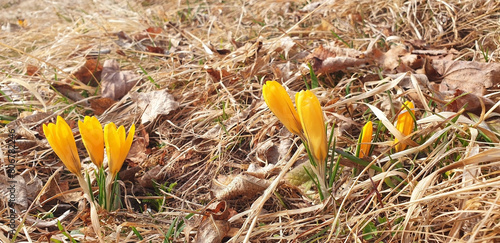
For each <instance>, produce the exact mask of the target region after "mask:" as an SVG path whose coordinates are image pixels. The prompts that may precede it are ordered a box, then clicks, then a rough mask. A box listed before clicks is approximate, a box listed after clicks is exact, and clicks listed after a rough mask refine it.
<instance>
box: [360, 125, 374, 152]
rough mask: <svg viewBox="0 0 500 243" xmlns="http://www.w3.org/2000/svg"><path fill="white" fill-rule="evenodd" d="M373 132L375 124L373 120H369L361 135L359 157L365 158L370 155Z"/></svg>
mask: <svg viewBox="0 0 500 243" xmlns="http://www.w3.org/2000/svg"><path fill="white" fill-rule="evenodd" d="M372 134H373V124H372V121H369V122H367V123H366V124H365V126H364V127H363V132H362V136H361V145H360V148H359V157H361V158H364V157H367V156H368V152H369V151H370V147H371V144H370V143H371V142H372Z"/></svg>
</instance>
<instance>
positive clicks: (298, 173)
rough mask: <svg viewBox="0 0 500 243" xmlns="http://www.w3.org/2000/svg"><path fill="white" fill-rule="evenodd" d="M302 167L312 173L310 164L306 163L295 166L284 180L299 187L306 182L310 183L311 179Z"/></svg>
mask: <svg viewBox="0 0 500 243" xmlns="http://www.w3.org/2000/svg"><path fill="white" fill-rule="evenodd" d="M304 167H305V168H306V169H307V170H309V171H312V168H311V163H309V162H308V161H306V162H304V163H302V164H300V165H298V166H296V167H295V168H293V170H291V171H289V172H288V173H286V174H285V180H286V181H288V183H290V184H292V185H294V186H301V185H303V184H305V183H306V182H309V181H311V177H309V175H307V172H306V170H305V169H304Z"/></svg>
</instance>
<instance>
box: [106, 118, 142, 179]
mask: <svg viewBox="0 0 500 243" xmlns="http://www.w3.org/2000/svg"><path fill="white" fill-rule="evenodd" d="M134 133H135V125H134V124H132V126H131V127H130V130H129V132H128V136H127V137H125V128H124V127H123V126H120V127H118V129H117V128H116V125H115V124H114V123H112V122H111V123H109V124H106V126H104V143H105V144H106V154H107V155H108V166H109V173H110V175H112V176H113V177H116V175H117V174H118V171H120V168H121V167H122V165H123V162H124V161H125V159H126V158H127V155H128V152H129V150H130V146H132V140H133V139H134Z"/></svg>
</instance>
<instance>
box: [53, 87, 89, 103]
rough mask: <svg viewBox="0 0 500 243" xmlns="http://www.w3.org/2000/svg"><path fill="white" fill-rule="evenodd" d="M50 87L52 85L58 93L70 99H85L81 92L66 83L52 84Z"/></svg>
mask: <svg viewBox="0 0 500 243" xmlns="http://www.w3.org/2000/svg"><path fill="white" fill-rule="evenodd" d="M52 87H54V89H55V90H57V92H59V93H60V94H62V95H64V96H65V97H67V98H69V99H70V100H72V101H80V100H83V99H85V97H83V95H82V94H80V91H78V90H75V89H73V87H71V85H68V84H56V83H55V84H52Z"/></svg>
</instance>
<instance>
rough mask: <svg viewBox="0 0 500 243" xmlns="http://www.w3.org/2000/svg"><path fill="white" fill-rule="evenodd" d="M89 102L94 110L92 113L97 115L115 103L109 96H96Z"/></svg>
mask: <svg viewBox="0 0 500 243" xmlns="http://www.w3.org/2000/svg"><path fill="white" fill-rule="evenodd" d="M89 103H90V107H91V108H92V109H93V110H94V114H96V115H98V116H99V115H102V113H104V112H105V111H106V110H107V109H108V108H109V107H111V106H112V105H113V104H114V103H116V101H115V100H113V99H111V98H98V99H92V100H90V101H89Z"/></svg>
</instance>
